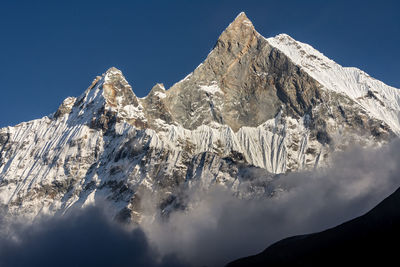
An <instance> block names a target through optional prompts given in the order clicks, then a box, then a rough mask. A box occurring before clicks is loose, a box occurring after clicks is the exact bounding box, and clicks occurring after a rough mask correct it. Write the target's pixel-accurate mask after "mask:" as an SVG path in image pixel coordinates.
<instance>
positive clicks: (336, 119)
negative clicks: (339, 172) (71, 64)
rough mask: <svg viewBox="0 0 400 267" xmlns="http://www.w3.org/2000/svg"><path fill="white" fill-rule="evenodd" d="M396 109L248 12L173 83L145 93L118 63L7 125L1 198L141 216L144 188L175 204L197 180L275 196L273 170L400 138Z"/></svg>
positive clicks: (12, 207)
mask: <svg viewBox="0 0 400 267" xmlns="http://www.w3.org/2000/svg"><path fill="white" fill-rule="evenodd" d="M277 48H278V49H277ZM321 85H322V86H321ZM399 111H400V108H399V93H398V90H397V89H395V88H392V87H389V86H386V85H384V84H383V83H381V82H379V81H376V80H374V79H372V78H370V77H369V76H367V75H366V74H364V73H363V72H361V71H359V70H355V69H348V68H342V67H340V66H339V65H337V64H336V63H334V62H333V61H331V60H329V59H327V58H325V57H324V56H323V55H322V54H320V53H319V52H317V51H315V50H313V49H312V48H311V47H309V46H308V45H305V44H301V43H298V42H296V41H294V40H293V39H291V38H289V37H288V36H286V35H280V36H277V37H275V38H272V39H271V38H270V39H265V38H264V37H262V36H261V35H260V34H259V33H257V31H256V30H255V29H254V27H253V25H252V23H251V22H250V21H249V20H248V18H247V17H246V15H245V14H244V13H241V14H239V16H238V17H237V18H236V19H235V21H233V22H232V23H231V24H230V25H229V26H228V28H227V29H226V30H225V31H224V32H223V33H222V34H221V36H220V37H219V39H218V41H217V43H216V45H215V47H214V49H213V50H212V51H211V52H210V54H209V55H208V56H207V58H206V59H205V61H204V62H203V63H202V64H200V65H199V66H198V67H197V68H196V69H195V70H194V71H193V72H192V73H191V74H189V75H188V76H187V77H186V78H184V79H183V80H181V81H179V82H178V83H176V84H175V85H173V86H172V87H171V88H169V89H168V90H166V89H165V88H164V86H163V85H162V84H157V85H155V86H154V87H153V88H152V89H151V91H150V93H149V94H148V96H146V97H144V98H137V97H136V96H135V94H134V93H133V91H132V88H131V86H130V85H129V83H128V82H127V81H126V79H125V78H124V76H123V74H122V73H121V71H119V70H117V69H116V68H110V69H109V70H107V72H106V73H105V74H103V75H102V76H99V77H96V79H95V80H94V81H93V83H92V84H91V86H90V87H89V88H88V89H87V90H86V91H85V92H84V93H83V94H82V95H81V96H79V97H78V98H75V97H70V98H67V99H66V100H65V101H64V102H63V103H62V104H61V105H60V107H59V109H58V110H57V111H56V112H55V113H54V114H52V115H50V116H48V117H44V118H42V119H38V120H34V121H30V122H24V123H21V124H19V125H16V126H14V127H6V128H3V129H0V205H1V206H4V208H6V209H7V210H8V211H9V212H10V213H13V214H23V215H26V216H28V217H30V218H34V217H35V216H36V215H37V214H40V213H50V214H52V213H64V212H66V211H67V210H69V209H70V208H71V207H82V206H86V205H89V204H92V203H95V202H98V201H102V200H106V201H108V202H109V203H110V204H111V205H112V206H114V214H113V215H115V216H117V217H118V218H120V219H124V220H134V221H139V220H140V212H141V209H142V203H141V202H142V199H143V198H144V197H145V196H147V195H148V194H150V195H152V196H153V199H156V200H157V201H156V202H157V203H158V207H159V208H160V209H162V210H166V211H168V210H169V209H171V208H172V207H174V206H175V205H177V202H179V196H180V194H181V193H182V191H184V190H185V189H186V188H188V187H191V186H193V184H201V185H202V186H203V187H204V188H207V187H210V186H212V185H213V184H215V183H218V184H221V185H224V186H226V187H228V188H231V189H232V190H233V191H235V192H236V193H237V194H238V195H240V196H243V197H255V195H257V196H269V195H271V193H273V192H270V191H269V190H270V189H268V186H267V185H268V182H269V181H270V180H271V179H273V177H274V175H276V174H281V173H286V172H293V171H299V170H304V169H312V168H315V167H316V166H321V165H324V164H325V163H326V162H328V161H329V157H330V155H331V153H334V152H335V151H338V150H342V149H345V147H346V146H347V144H350V143H361V144H364V145H375V144H379V143H382V142H386V141H387V140H389V139H390V138H392V137H393V136H395V135H396V134H399V117H398V114H399ZM252 175H253V176H254V175H256V176H257V177H250V176H252ZM251 178H257V179H256V181H257V183H253V182H251V181H252V179H251Z"/></svg>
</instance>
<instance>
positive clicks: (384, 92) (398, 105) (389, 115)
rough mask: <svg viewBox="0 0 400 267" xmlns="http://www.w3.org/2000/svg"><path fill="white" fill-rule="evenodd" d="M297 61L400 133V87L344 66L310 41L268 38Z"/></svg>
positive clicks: (286, 36)
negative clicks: (324, 53)
mask: <svg viewBox="0 0 400 267" xmlns="http://www.w3.org/2000/svg"><path fill="white" fill-rule="evenodd" d="M266 40H267V41H268V42H269V43H270V44H271V45H272V46H274V47H275V48H277V49H279V50H280V51H282V52H283V53H284V54H285V55H287V56H288V57H289V58H290V59H291V60H292V61H293V62H294V63H295V64H297V65H299V66H301V67H302V69H303V70H305V71H306V72H307V73H308V74H309V75H310V76H312V77H313V78H314V79H316V80H317V81H318V82H319V83H320V84H321V85H323V87H324V89H326V90H330V91H334V92H337V93H342V94H344V95H346V96H348V97H350V98H351V99H352V100H354V101H355V102H356V103H358V104H359V105H360V106H362V107H363V108H364V109H365V110H366V111H367V112H369V113H370V114H371V115H372V116H373V117H375V118H377V119H379V120H382V121H384V122H386V123H387V124H388V125H389V126H390V127H391V128H392V130H393V131H394V132H395V133H397V134H400V90H399V89H397V88H394V87H391V86H388V85H386V84H384V83H383V82H381V81H378V80H376V79H374V78H372V77H371V76H369V75H368V74H367V73H365V72H364V71H362V70H359V69H357V68H354V67H342V66H340V65H339V64H337V63H336V62H334V61H333V60H331V59H329V58H327V57H326V56H324V55H323V54H322V53H321V52H319V51H317V50H316V49H314V48H313V47H312V46H310V45H308V44H304V43H301V42H299V41H296V40H294V39H293V38H292V37H290V36H289V35H287V34H279V35H277V36H275V37H271V38H267V39H266Z"/></svg>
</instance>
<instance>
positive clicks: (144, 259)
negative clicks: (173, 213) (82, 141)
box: [0, 207, 186, 267]
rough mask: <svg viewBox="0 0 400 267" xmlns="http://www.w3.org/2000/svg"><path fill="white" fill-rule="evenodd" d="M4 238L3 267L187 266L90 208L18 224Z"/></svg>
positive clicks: (135, 231)
mask: <svg viewBox="0 0 400 267" xmlns="http://www.w3.org/2000/svg"><path fill="white" fill-rule="evenodd" d="M13 230H14V233H16V236H15V235H11V236H10V235H8V236H4V235H3V236H2V237H1V239H0V266H5V267H8V266H43V267H46V266H69V267H70V266H143V267H144V266H146V267H147V266H148V267H167V266H171V267H172V266H186V265H184V264H182V263H181V262H179V261H178V260H177V259H176V257H174V256H173V255H166V256H164V257H161V256H160V255H159V254H158V253H157V252H156V250H155V249H153V248H152V247H151V246H149V244H148V241H147V238H146V236H145V234H144V233H143V231H141V230H140V229H139V228H134V229H133V230H132V229H131V230H129V229H126V228H124V226H122V225H120V224H117V223H116V222H112V221H110V220H109V219H108V218H107V217H106V215H105V214H104V212H103V210H102V209H100V208H95V207H90V208H86V209H84V210H81V211H74V212H72V213H70V214H68V215H67V216H64V217H53V218H42V219H40V220H39V221H36V222H34V223H33V224H32V225H29V226H24V225H21V224H14V225H13Z"/></svg>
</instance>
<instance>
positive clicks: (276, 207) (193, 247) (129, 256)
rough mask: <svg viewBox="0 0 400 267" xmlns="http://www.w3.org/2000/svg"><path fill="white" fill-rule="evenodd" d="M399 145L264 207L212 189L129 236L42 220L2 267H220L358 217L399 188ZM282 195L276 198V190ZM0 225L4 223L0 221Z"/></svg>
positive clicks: (7, 240) (99, 219)
mask: <svg viewBox="0 0 400 267" xmlns="http://www.w3.org/2000/svg"><path fill="white" fill-rule="evenodd" d="M399 151H400V142H399V141H398V140H397V141H394V142H392V143H390V144H389V145H385V146H383V147H381V148H379V149H362V148H357V147H356V148H352V149H350V150H348V151H347V152H343V153H339V154H336V155H335V156H334V158H333V160H332V164H331V165H330V167H328V168H325V169H321V170H318V171H314V172H302V173H292V174H288V175H281V176H279V177H278V178H277V179H275V180H273V181H272V182H271V184H270V186H271V188H274V189H276V190H275V191H276V192H280V193H279V194H276V195H275V196H274V197H272V198H269V199H252V200H243V199H238V198H236V197H234V196H233V195H232V193H231V192H229V191H228V190H226V189H224V188H221V187H218V186H215V187H214V188H213V189H211V190H208V191H204V190H201V189H198V188H193V189H191V191H190V192H189V194H188V196H189V199H188V201H189V209H187V210H185V211H176V212H173V213H171V214H170V216H169V217H168V218H167V219H166V218H165V217H157V216H156V217H154V216H149V217H145V218H144V220H143V223H142V225H141V226H140V227H137V228H134V229H132V228H130V229H126V227H125V226H121V225H119V224H117V223H115V222H112V221H110V220H108V219H107V217H106V215H104V213H103V212H101V211H100V210H101V209H98V208H93V207H92V208H87V209H85V210H82V211H77V212H73V213H72V214H70V215H68V216H64V217H62V218H57V217H54V218H51V219H42V220H39V221H37V222H35V223H34V224H33V225H31V226H28V227H26V226H24V227H20V228H18V227H19V226H18V227H17V226H13V227H14V232H17V236H18V238H17V240H15V237H10V236H7V235H4V234H3V235H1V237H0V266H55V265H57V266H223V265H224V264H226V263H227V262H229V261H231V260H234V259H236V258H239V257H242V256H247V255H250V254H254V253H257V252H260V251H261V250H263V249H265V248H266V247H267V246H268V245H270V244H272V243H273V242H276V241H278V240H280V239H282V238H285V237H288V236H291V235H297V234H304V233H310V232H315V231H320V230H323V229H326V228H328V227H332V226H335V225H337V224H339V223H342V222H344V221H346V220H349V219H351V218H354V217H356V216H359V215H361V214H363V213H365V212H366V211H368V210H369V209H371V208H372V207H373V206H375V205H376V204H377V203H378V202H380V201H381V200H383V199H384V198H385V197H387V196H388V195H389V194H391V193H392V192H394V191H395V190H396V189H397V188H398V187H399V186H400V166H399V164H398V162H399V160H400V153H399ZM278 189H280V190H278ZM0 221H1V218H0Z"/></svg>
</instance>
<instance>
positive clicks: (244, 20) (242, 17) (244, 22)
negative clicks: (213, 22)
mask: <svg viewBox="0 0 400 267" xmlns="http://www.w3.org/2000/svg"><path fill="white" fill-rule="evenodd" d="M240 28H249V29H253V30H254V26H253V23H252V22H251V21H250V20H249V18H248V17H247V16H246V13H244V12H240V13H239V15H237V16H236V18H235V19H234V20H233V21H232V23H231V24H229V26H228V27H227V28H226V30H225V31H228V30H233V31H237V30H238V29H240Z"/></svg>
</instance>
